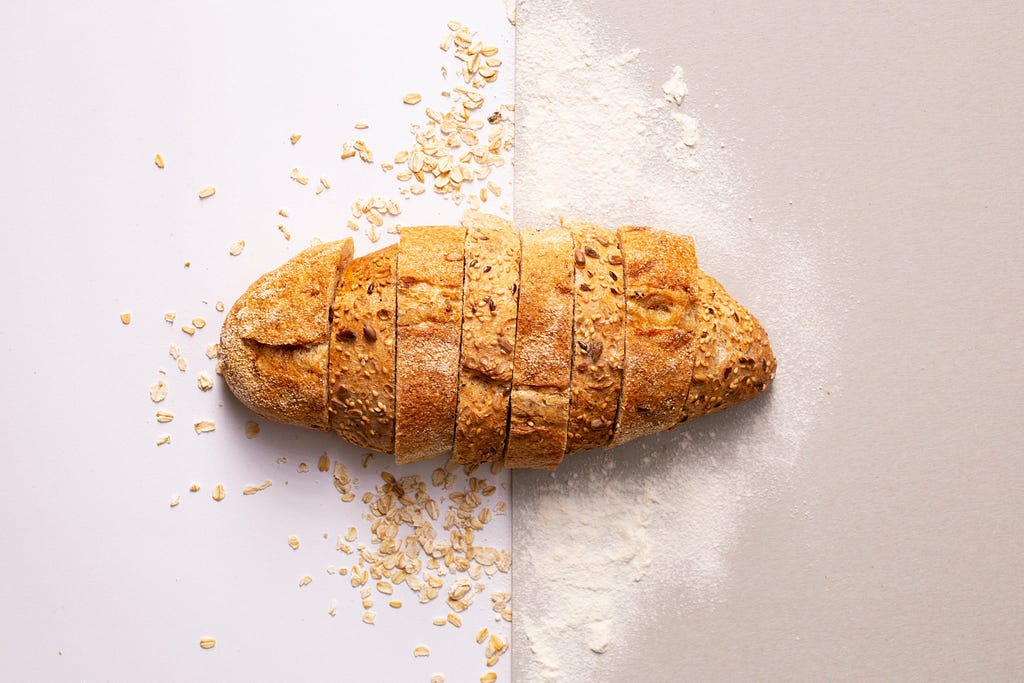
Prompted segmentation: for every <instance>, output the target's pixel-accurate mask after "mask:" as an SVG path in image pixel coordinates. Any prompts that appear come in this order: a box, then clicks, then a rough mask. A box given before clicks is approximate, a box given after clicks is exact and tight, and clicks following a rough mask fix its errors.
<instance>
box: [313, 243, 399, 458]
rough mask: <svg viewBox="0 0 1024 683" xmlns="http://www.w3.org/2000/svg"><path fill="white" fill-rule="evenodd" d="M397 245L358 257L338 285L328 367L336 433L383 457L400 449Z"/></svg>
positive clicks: (333, 310) (331, 417)
mask: <svg viewBox="0 0 1024 683" xmlns="http://www.w3.org/2000/svg"><path fill="white" fill-rule="evenodd" d="M397 257H398V245H397V244H393V245H391V246H390V247H387V248H385V249H381V250H380V251H375V252H373V253H372V254H368V255H367V256H363V257H361V258H357V259H355V260H354V261H352V263H350V264H349V265H348V268H346V269H345V272H344V273H342V275H341V278H340V279H339V280H338V288H337V291H336V294H335V295H334V305H333V306H332V307H331V330H332V332H331V350H330V356H329V362H328V377H329V394H328V396H329V399H330V400H329V402H328V404H327V413H328V415H329V417H330V422H331V429H333V430H334V431H335V432H337V433H338V435H339V436H341V437H342V438H343V439H345V440H346V441H349V442H351V443H354V444H356V445H357V446H360V447H361V448H369V449H372V450H375V451H380V452H382V453H393V452H394V450H395V320H396V317H395V298H396V288H395V281H396V273H395V266H396V263H397Z"/></svg>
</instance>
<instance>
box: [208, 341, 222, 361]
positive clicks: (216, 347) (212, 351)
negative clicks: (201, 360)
mask: <svg viewBox="0 0 1024 683" xmlns="http://www.w3.org/2000/svg"><path fill="white" fill-rule="evenodd" d="M219 353H220V344H218V343H214V344H210V345H209V346H207V347H206V357H207V358H209V359H210V360H213V359H214V358H216V357H217V354H219Z"/></svg>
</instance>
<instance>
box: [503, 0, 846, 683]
mask: <svg viewBox="0 0 1024 683" xmlns="http://www.w3.org/2000/svg"><path fill="white" fill-rule="evenodd" d="M518 23H519V42H518V45H517V64H516V69H517V78H518V81H517V90H516V113H517V117H516V128H517V130H516V133H517V138H518V139H517V145H516V178H515V183H516V199H515V208H514V210H515V215H516V220H517V222H518V223H520V224H522V225H534V226H550V225H556V224H557V222H558V219H559V217H560V216H566V217H573V218H579V219H584V220H592V221H595V222H598V223H602V224H604V225H609V226H616V225H622V224H627V223H633V224H646V225H651V226H654V227H658V228H663V229H668V230H673V231H677V232H681V233H686V234H690V235H693V236H694V239H695V241H696V244H697V256H698V259H699V260H700V262H701V263H702V265H703V266H705V267H706V268H707V270H708V271H709V272H710V273H711V274H712V275H714V276H716V277H718V278H719V279H720V280H722V281H723V284H725V286H726V288H727V289H729V290H730V292H731V293H733V294H734V295H735V296H736V298H737V299H738V300H739V301H741V302H742V303H744V304H745V305H747V306H749V308H750V309H751V310H752V311H753V312H754V314H755V315H757V316H758V317H759V318H760V319H761V321H762V322H763V323H764V325H765V327H766V328H767V330H768V333H769V335H770V337H771V339H772V344H773V348H774V350H775V353H776V356H777V357H778V361H779V371H778V379H777V380H776V383H775V385H774V387H773V388H772V390H771V392H770V393H769V394H768V395H767V396H766V397H762V398H759V399H757V400H755V401H753V402H751V403H750V404H747V405H744V406H740V407H738V408H735V409H733V410H730V411H728V412H727V413H724V414H720V415H715V416H711V417H707V418H703V419H701V420H698V421H697V422H695V423H694V424H692V425H688V426H686V427H684V428H680V429H678V430H676V431H674V432H671V433H666V434H661V435H657V436H653V437H649V438H647V439H642V440H641V441H639V442H635V443H633V444H630V445H627V446H624V447H621V448H617V449H615V450H614V451H610V452H605V451H595V452H590V453H585V454H578V455H575V456H571V457H570V458H568V459H567V460H566V462H565V463H563V465H562V466H561V468H560V469H559V470H558V471H557V472H556V473H553V474H552V473H546V472H517V473H516V474H515V477H514V483H515V486H516V490H517V493H516V496H517V498H516V507H515V510H514V549H515V550H514V552H515V570H514V571H515V579H514V580H515V590H514V594H513V600H514V615H515V620H516V621H515V624H516V627H515V629H514V632H515V635H516V643H515V645H516V647H517V650H516V656H517V658H519V659H518V661H520V662H525V664H524V665H522V666H519V667H517V669H518V670H517V673H518V674H519V675H520V676H524V680H525V681H527V682H531V681H545V682H547V681H600V680H605V679H604V678H602V675H603V674H605V673H606V672H607V671H608V670H609V667H610V664H611V660H613V659H614V658H616V657H618V656H621V653H624V652H626V653H628V652H629V650H630V643H631V642H632V641H637V642H639V639H642V638H643V637H644V633H645V628H646V625H647V617H648V616H649V615H650V614H652V613H656V612H658V611H661V610H671V612H672V614H676V615H685V613H686V611H687V610H688V609H690V608H692V607H693V606H695V605H700V604H706V603H707V602H713V601H716V600H718V599H719V596H720V595H721V590H722V587H723V585H725V582H726V581H727V580H728V577H729V571H730V569H729V565H728V559H727V558H728V553H729V551H730V550H731V548H732V547H733V546H734V545H735V542H736V539H737V537H738V535H739V533H740V532H741V530H742V528H743V525H744V523H745V519H746V518H747V516H748V515H749V513H750V511H751V510H752V509H754V508H756V506H758V505H759V504H760V503H762V502H763V501H766V500H770V499H771V498H772V497H773V496H774V495H776V493H777V492H778V491H779V489H780V487H781V486H784V485H785V484H786V482H787V480H788V478H789V477H790V476H791V473H792V470H793V467H794V466H795V465H796V464H797V462H798V460H799V457H800V447H801V444H802V442H803V439H804V435H805V433H806V431H807V429H808V426H809V425H810V424H812V423H813V421H814V420H815V416H816V414H817V413H818V412H819V411H820V409H821V405H822V397H823V391H822V389H821V382H822V377H824V376H825V369H824V368H827V367H828V362H829V361H828V356H829V353H830V349H831V344H832V333H831V332H830V331H829V330H830V328H829V326H828V325H827V321H828V320H829V316H830V315H831V314H830V309H831V308H832V307H833V306H834V304H833V303H831V302H829V301H828V300H827V294H826V292H827V291H828V289H827V288H826V287H825V286H824V285H823V280H822V275H821V273H820V272H819V269H818V265H817V264H816V263H815V262H814V261H813V259H812V258H811V257H810V256H809V255H808V254H807V253H806V252H805V251H804V249H803V248H802V246H801V244H800V243H799V242H798V240H797V239H796V238H795V236H794V235H793V234H792V233H791V232H789V231H788V230H786V229H785V228H784V226H770V227H769V226H762V225H759V224H757V223H755V222H753V221H752V220H750V218H749V217H750V216H752V215H754V214H755V213H757V212H756V210H755V209H754V208H753V207H751V206H749V202H748V200H747V199H746V197H747V194H748V189H747V188H748V186H749V181H748V180H747V178H745V177H744V176H743V174H742V173H741V172H740V171H739V170H738V168H740V165H739V164H738V163H737V162H736V160H734V159H732V158H731V157H730V154H731V150H730V149H729V148H727V147H726V146H725V145H723V141H722V139H720V137H719V134H718V131H715V130H714V129H712V128H710V127H709V126H706V125H704V124H703V122H701V120H700V116H699V110H700V108H701V107H703V108H705V109H708V108H710V107H711V106H713V103H712V102H708V101H706V100H702V99H700V98H699V97H697V95H695V94H693V93H691V92H690V90H689V88H688V87H687V85H686V84H685V83H684V82H683V71H682V69H681V68H678V67H677V68H676V69H674V70H673V72H672V73H671V74H668V75H666V74H652V73H650V72H648V71H645V69H644V66H643V54H642V53H641V52H640V51H639V50H637V49H630V48H628V47H627V48H624V47H623V46H622V44H621V42H620V41H621V38H620V37H619V36H618V35H615V34H613V32H612V31H611V30H610V29H608V28H606V27H601V26H598V25H597V24H595V23H594V21H593V20H592V19H591V18H590V17H589V16H588V15H587V14H586V13H585V12H583V11H582V10H581V9H580V7H579V6H578V5H577V2H576V0H570V1H568V2H562V1H559V2H555V1H554V0H552V1H551V2H546V1H545V2H536V1H535V0H529V1H527V2H524V3H522V4H520V7H519V16H518ZM666 76H667V77H668V78H667V80H665V79H666ZM688 78H689V79H690V81H691V83H694V84H697V83H698V82H699V79H700V75H699V74H694V73H689V74H688ZM659 84H661V85H660V87H659ZM694 92H699V88H698V90H697V91H694Z"/></svg>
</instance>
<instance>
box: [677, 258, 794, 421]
mask: <svg viewBox="0 0 1024 683" xmlns="http://www.w3.org/2000/svg"><path fill="white" fill-rule="evenodd" d="M695 282H696V292H697V305H696V306H695V315H694V318H695V321H696V329H697V334H696V340H695V353H694V364H693V377H692V380H691V384H690V391H689V393H688V395H687V398H686V406H685V408H684V410H683V415H682V418H681V421H682V422H686V421H689V420H694V419H696V418H698V417H700V416H702V415H710V414H712V413H717V412H720V411H722V410H725V409H727V408H731V407H732V406H734V405H737V404H739V403H743V402H744V401H748V400H750V399H751V398H754V397H755V396H757V395H758V394H761V393H763V392H764V391H765V390H767V389H768V387H769V386H771V383H772V381H774V379H775V370H776V367H777V364H776V361H775V356H774V354H773V353H772V347H771V344H770V343H769V342H768V335H767V334H766V333H765V331H764V327H762V326H761V323H760V322H759V321H758V320H757V318H755V317H754V316H753V315H751V314H750V311H748V310H747V309H746V307H745V306H743V305H742V304H740V303H739V302H738V301H736V299H734V298H733V297H732V296H730V295H729V293H728V292H726V291H725V288H724V287H722V285H721V283H719V282H718V280H716V279H715V278H713V277H711V276H710V275H708V274H707V273H705V272H704V271H702V270H698V271H697V277H696V278H695Z"/></svg>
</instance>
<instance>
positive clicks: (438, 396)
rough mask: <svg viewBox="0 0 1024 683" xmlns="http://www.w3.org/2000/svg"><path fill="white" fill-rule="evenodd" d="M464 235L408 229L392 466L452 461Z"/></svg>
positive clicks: (402, 245) (459, 230)
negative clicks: (449, 456)
mask: <svg viewBox="0 0 1024 683" xmlns="http://www.w3.org/2000/svg"><path fill="white" fill-rule="evenodd" d="M465 237H466V229H465V228H463V227H461V226H460V227H452V226H426V227H417V228H406V229H404V230H403V231H402V234H401V240H400V242H399V245H398V267H397V274H398V285H397V301H398V307H397V308H398V310H397V320H398V326H397V330H396V343H395V347H396V354H395V368H396V385H395V459H396V461H397V462H399V463H408V462H415V461H417V460H425V459H427V458H432V457H435V456H438V455H443V454H445V453H449V452H450V451H451V450H452V444H453V442H454V438H455V430H454V425H455V415H456V405H457V402H458V395H459V343H460V340H461V336H462V279H463V249H464V243H465Z"/></svg>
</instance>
